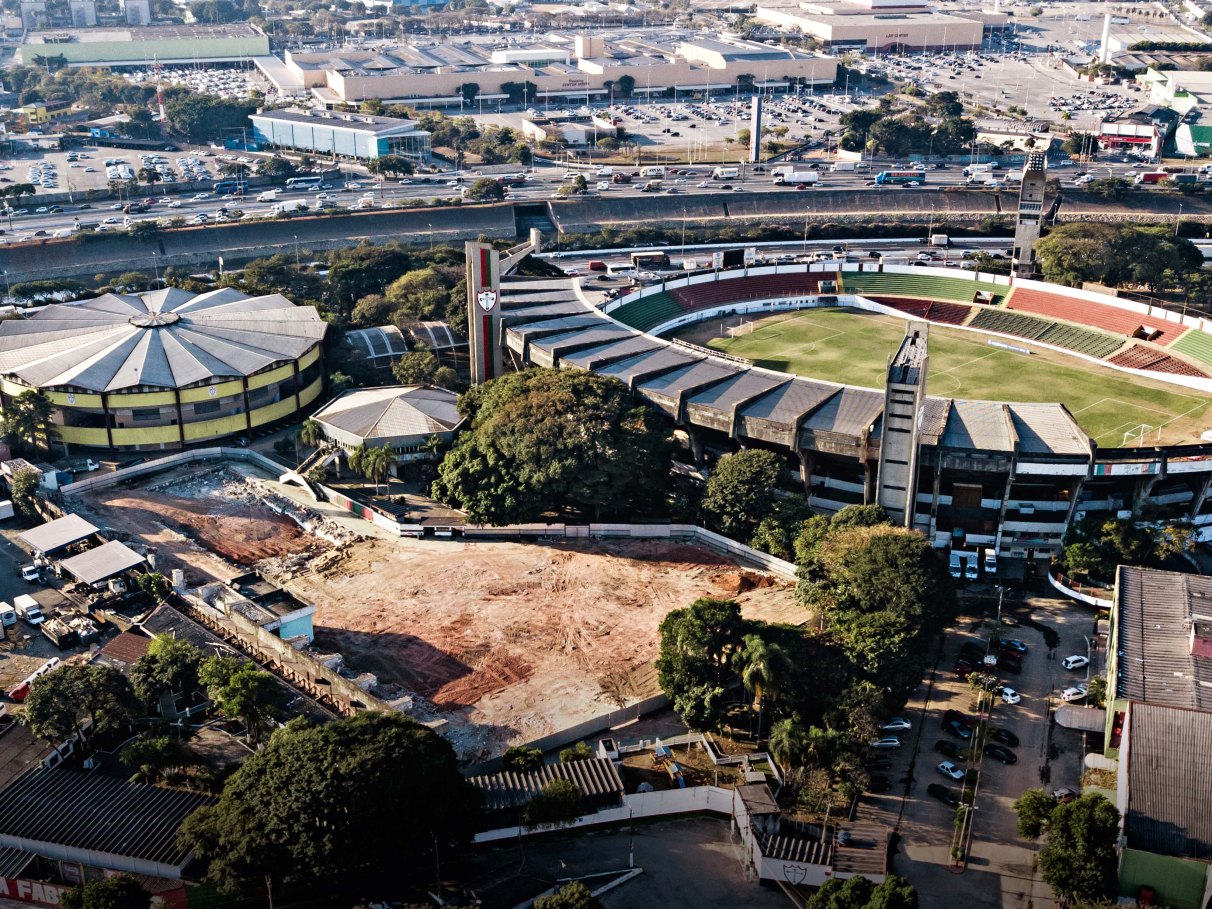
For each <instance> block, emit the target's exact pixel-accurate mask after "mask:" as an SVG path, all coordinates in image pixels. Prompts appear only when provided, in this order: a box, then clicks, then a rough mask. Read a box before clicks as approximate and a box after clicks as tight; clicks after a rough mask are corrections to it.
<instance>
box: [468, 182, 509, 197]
mask: <svg viewBox="0 0 1212 909" xmlns="http://www.w3.org/2000/svg"><path fill="white" fill-rule="evenodd" d="M464 198H465V199H467V200H468V201H470V202H499V201H500V200H501V199H504V198H505V187H503V186H502V185H501V184H500V183H498V182H497V181H496V180H494V179H492V178H491V177H481V178H480V179H478V180H476V182H475V183H473V184H471V186H469V187H468V188H467V192H466V193H465V194H464Z"/></svg>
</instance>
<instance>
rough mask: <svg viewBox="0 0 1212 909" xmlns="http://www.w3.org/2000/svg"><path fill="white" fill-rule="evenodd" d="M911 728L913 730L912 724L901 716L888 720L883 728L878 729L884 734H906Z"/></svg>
mask: <svg viewBox="0 0 1212 909" xmlns="http://www.w3.org/2000/svg"><path fill="white" fill-rule="evenodd" d="M912 728H913V724H912V723H910V722H909V721H908V720H907V719H905V718H904V717H903V716H894V717H893V718H892V719H890V720H889V721H888V722H886V723H885V724H884V725H883V726H881V727H880V729H882V730H883V731H884V732H906V731H907V730H909V729H912Z"/></svg>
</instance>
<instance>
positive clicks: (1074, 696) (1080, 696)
mask: <svg viewBox="0 0 1212 909" xmlns="http://www.w3.org/2000/svg"><path fill="white" fill-rule="evenodd" d="M1088 691H1089V689H1088V688H1086V686H1085V685H1074V686H1073V687H1072V688H1066V689H1065V690H1064V691H1062V692H1061V700H1062V701H1080V700H1084V699H1085V697H1086V694H1087V693H1088Z"/></svg>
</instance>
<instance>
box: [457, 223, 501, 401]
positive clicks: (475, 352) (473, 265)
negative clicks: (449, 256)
mask: <svg viewBox="0 0 1212 909" xmlns="http://www.w3.org/2000/svg"><path fill="white" fill-rule="evenodd" d="M465 249H466V255H467V329H468V331H467V337H468V339H469V343H470V346H471V382H472V384H473V385H480V384H481V383H483V382H487V381H488V380H489V379H495V378H496V377H497V376H499V375H500V374H501V371H502V369H503V368H504V358H503V356H502V353H501V337H500V323H501V259H500V254H499V253H498V252H497V251H496V250H495V249H493V248H492V246H490V245H489V244H487V243H476V242H475V241H468V242H467V245H466V246H465Z"/></svg>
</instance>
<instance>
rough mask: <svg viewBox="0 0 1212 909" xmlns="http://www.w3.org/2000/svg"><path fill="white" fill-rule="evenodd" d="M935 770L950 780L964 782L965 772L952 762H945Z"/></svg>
mask: <svg viewBox="0 0 1212 909" xmlns="http://www.w3.org/2000/svg"><path fill="white" fill-rule="evenodd" d="M935 769H937V770H938V772H939V773H941V774H942V775H943V776H945V777H947V779H949V780H962V779H963V778H964V771H963V770H961V769H960V768H959V767H957V766H955V764H953V763H952V762H951V761H943V762H942V763H941V764H939V765H938V766H937V767H936V768H935Z"/></svg>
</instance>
